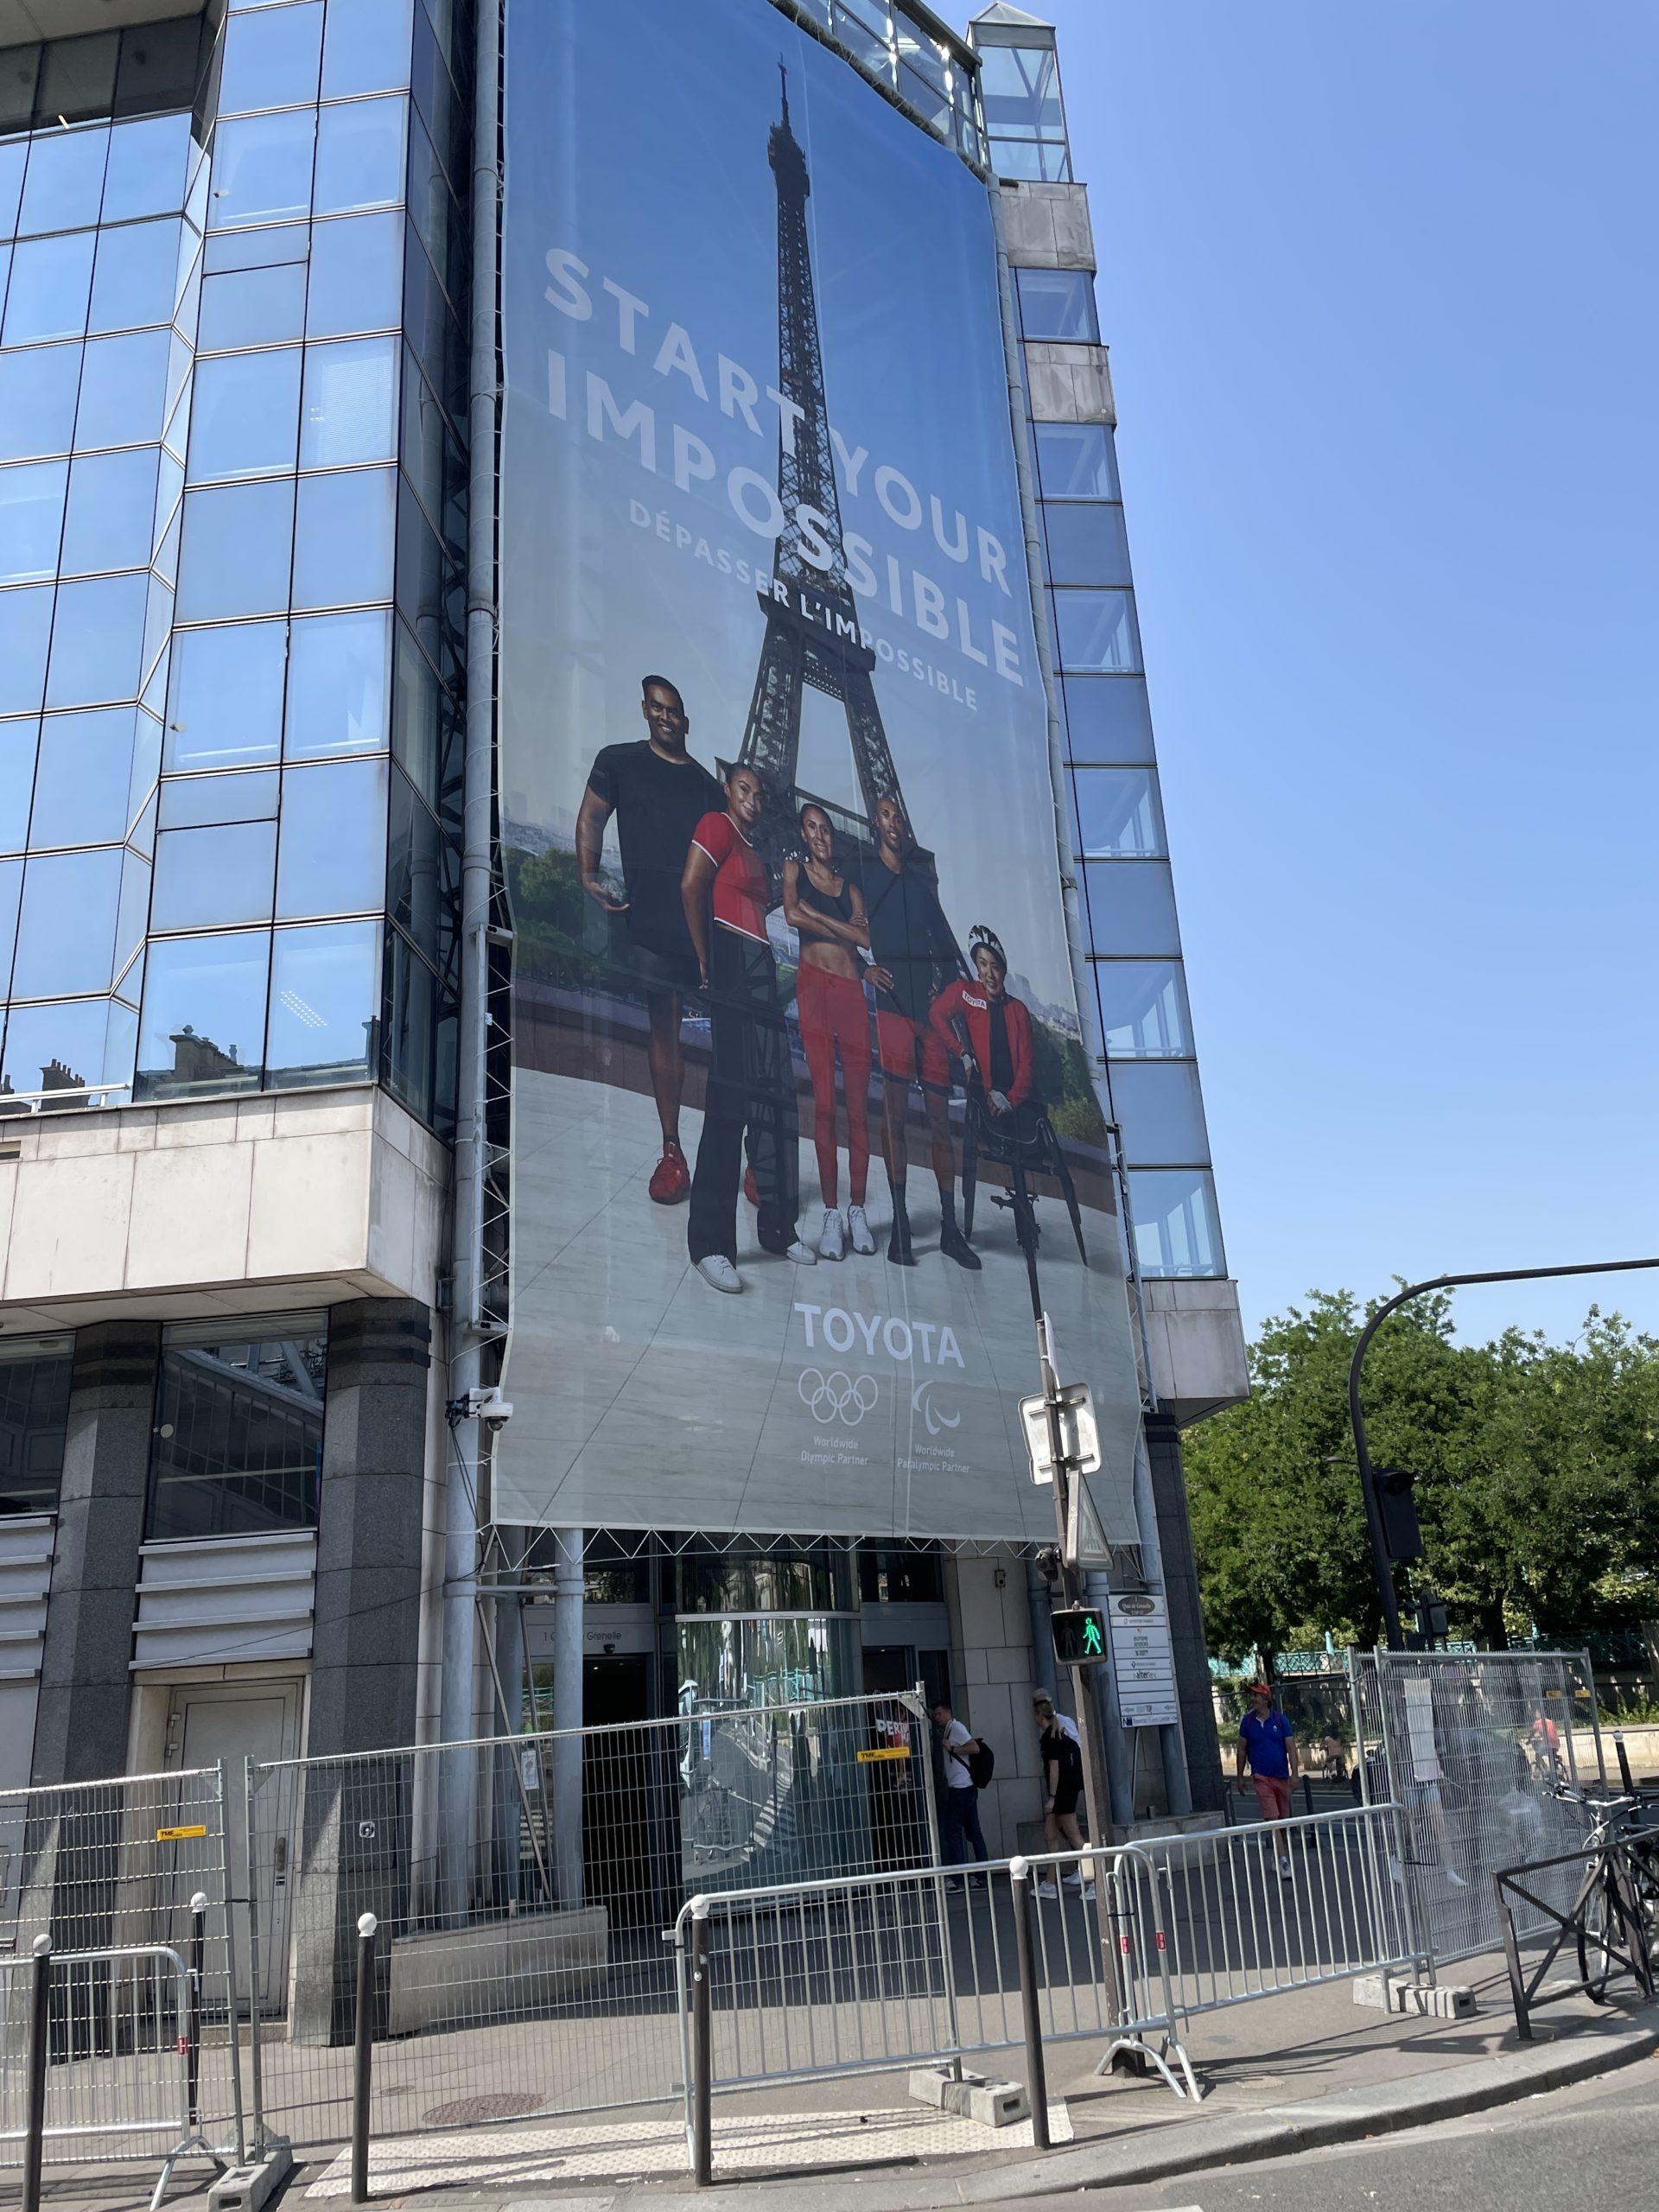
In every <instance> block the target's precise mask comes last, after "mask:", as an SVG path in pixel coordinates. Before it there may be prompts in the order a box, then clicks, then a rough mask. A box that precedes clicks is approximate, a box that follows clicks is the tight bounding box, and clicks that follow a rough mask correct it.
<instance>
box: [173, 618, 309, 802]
mask: <svg viewBox="0 0 1659 2212" xmlns="http://www.w3.org/2000/svg"><path fill="white" fill-rule="evenodd" d="M287 638H288V626H287V625H286V623H283V622H238V623H236V624H234V625H232V626H228V627H226V628H225V629H219V630H181V631H179V632H176V634H175V637H174V639H173V670H172V678H173V683H172V695H171V697H170V698H169V701H168V722H167V751H166V765H167V766H168V767H169V768H234V767H240V766H244V765H251V764H253V763H255V762H257V761H262V760H276V759H277V754H278V753H279V752H280V751H281V749H282V730H283V664H284V657H285V652H286V647H287Z"/></svg>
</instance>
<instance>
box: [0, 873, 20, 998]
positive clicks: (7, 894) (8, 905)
mask: <svg viewBox="0 0 1659 2212" xmlns="http://www.w3.org/2000/svg"><path fill="white" fill-rule="evenodd" d="M22 892H23V863H22V861H0V995H3V994H4V993H5V992H7V991H9V990H10V988H11V963H12V956H13V954H14V953H15V952H16V950H17V904H18V901H19V899H21V898H22Z"/></svg>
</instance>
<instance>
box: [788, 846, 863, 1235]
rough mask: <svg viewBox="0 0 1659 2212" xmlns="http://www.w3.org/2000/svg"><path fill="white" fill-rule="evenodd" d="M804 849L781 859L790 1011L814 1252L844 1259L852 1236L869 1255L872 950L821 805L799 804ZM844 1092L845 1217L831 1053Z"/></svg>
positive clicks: (857, 894) (858, 896)
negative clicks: (868, 991)
mask: <svg viewBox="0 0 1659 2212" xmlns="http://www.w3.org/2000/svg"><path fill="white" fill-rule="evenodd" d="M800 823H801V842H802V844H803V845H804V847H805V852H804V856H803V857H801V858H799V859H797V858H796V857H795V855H793V854H791V855H790V857H789V859H788V860H786V861H785V863H784V919H785V921H786V922H787V923H788V924H789V925H790V927H791V929H792V930H793V931H795V934H796V936H797V938H798V939H799V941H800V947H801V958H800V965H799V967H798V969H796V972H795V1011H796V1014H797V1015H798V1018H799V1020H800V1025H801V1048H802V1050H803V1051H804V1053H805V1054H806V1071H807V1073H808V1075H809V1076H810V1077H811V1079H812V1143H813V1148H814V1150H815V1151H816V1152H817V1155H818V1188H819V1191H820V1192H821V1194H822V1196H823V1229H822V1230H821V1232H820V1234H819V1236H818V1256H819V1258H820V1259H823V1260H840V1259H844V1258H845V1257H846V1254H847V1247H848V1244H849V1243H851V1245H852V1248H853V1249H854V1251H855V1252H860V1253H863V1254H865V1255H869V1254H870V1253H873V1252H874V1249H875V1239H874V1236H871V1234H870V1224H869V1223H868V1220H867V1219H866V1218H865V1214H864V1198H865V1193H866V1190H867V1187H868V1182H869V1173H870V1131H869V1096H870V1063H871V1058H872V1053H871V1046H870V1009H869V1005H868V1001H867V1000H866V998H865V996H864V968H863V963H862V962H861V960H860V958H859V954H860V953H861V952H867V951H868V950H869V943H870V925H869V922H868V919H867V918H866V916H865V912H864V897H863V893H861V891H860V889H859V887H858V886H857V885H856V884H855V882H853V881H852V880H851V879H850V878H849V877H848V876H844V875H843V874H842V872H841V870H840V868H838V867H837V866H836V832H835V826H834V824H833V823H831V821H830V819H829V816H828V814H826V813H825V811H824V810H823V807H821V806H817V805H815V804H810V803H809V804H807V805H805V806H804V807H803V808H802V809H801V815H800ZM837 1056H839V1058H840V1060H841V1087H842V1091H843V1093H844V1094H845V1096H846V1100H847V1197H848V1206H847V1212H846V1216H845V1217H844V1218H843V1217H842V1211H841V1206H840V1193H841V1185H840V1180H839V1168H838V1164H837V1161H836V1058H837Z"/></svg>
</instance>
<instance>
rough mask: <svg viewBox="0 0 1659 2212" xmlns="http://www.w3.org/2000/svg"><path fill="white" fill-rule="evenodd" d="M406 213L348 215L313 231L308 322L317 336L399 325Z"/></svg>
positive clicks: (337, 335)
mask: <svg viewBox="0 0 1659 2212" xmlns="http://www.w3.org/2000/svg"><path fill="white" fill-rule="evenodd" d="M403 232H404V220H403V218H402V216H401V215H343V216H341V217H340V218H339V219H337V220H335V221H334V222H328V223H318V224H316V225H315V226H314V227H313V230H312V232H311V288H310V292H309V295H308V298H307V300H306V307H305V326H306V329H307V330H308V333H309V334H310V335H311V336H312V337H313V338H333V337H344V336H345V335H346V334H348V333H350V332H352V331H354V330H395V329H396V328H397V323H398V321H399V316H400V312H401V308H402V304H403V289H404V241H403Z"/></svg>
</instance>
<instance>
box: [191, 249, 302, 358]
mask: <svg viewBox="0 0 1659 2212" xmlns="http://www.w3.org/2000/svg"><path fill="white" fill-rule="evenodd" d="M304 323H305V264H304V263H303V262H302V261H290V262H286V263H284V264H283V265H282V266H281V267H279V268H276V269H239V270H233V271H232V272H230V273H229V274H227V275H226V276H223V277H207V279H206V281H205V282H204V283H203V284H202V288H201V311H200V320H199V321H198V323H197V326H196V345H197V348H198V350H199V351H200V352H201V353H215V352H217V351H218V350H219V347H220V346H275V345H278V344H280V343H281V342H282V340H284V339H287V338H297V337H298V336H299V335H300V333H301V331H302V328H303V327H304ZM198 373H200V372H198Z"/></svg>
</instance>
